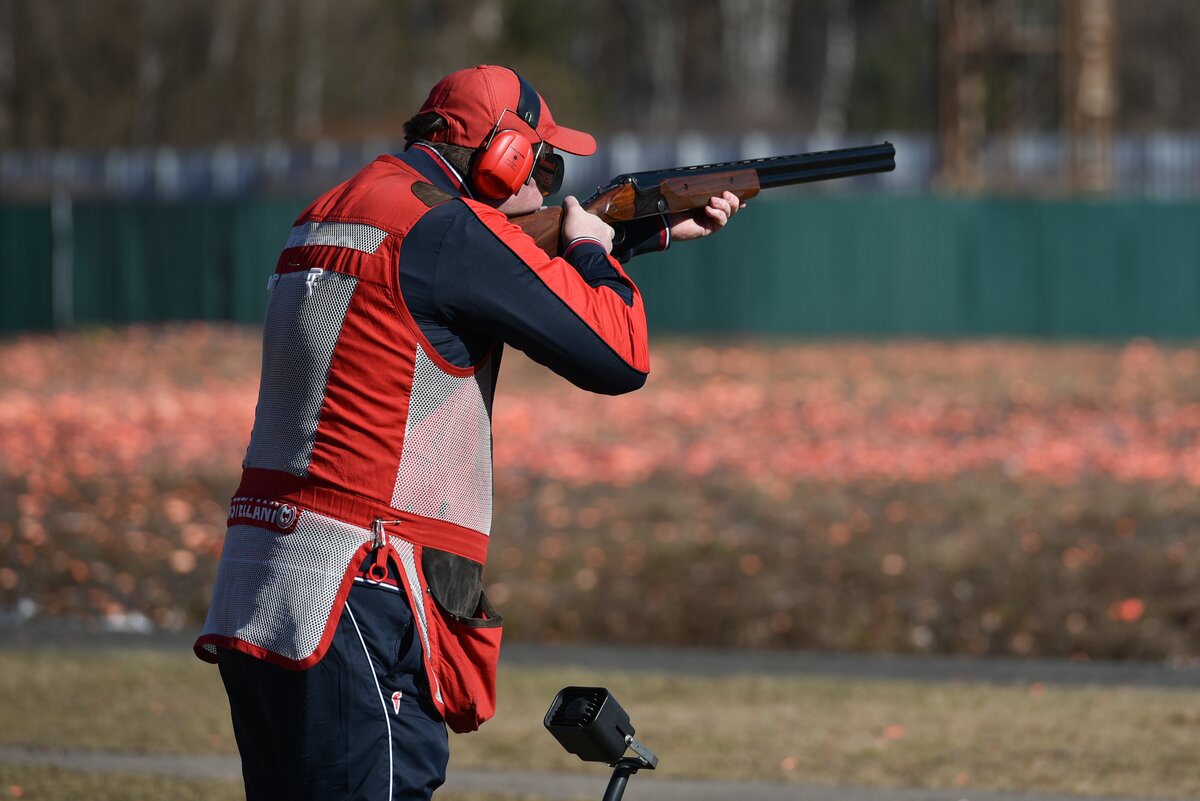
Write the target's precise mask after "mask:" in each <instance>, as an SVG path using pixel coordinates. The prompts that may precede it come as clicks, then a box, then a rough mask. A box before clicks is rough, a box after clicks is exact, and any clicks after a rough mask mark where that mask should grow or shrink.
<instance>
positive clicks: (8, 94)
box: [0, 0, 17, 143]
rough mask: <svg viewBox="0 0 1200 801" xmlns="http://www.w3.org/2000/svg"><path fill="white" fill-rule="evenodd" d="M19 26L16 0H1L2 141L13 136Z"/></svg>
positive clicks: (0, 118) (0, 128)
mask: <svg viewBox="0 0 1200 801" xmlns="http://www.w3.org/2000/svg"><path fill="white" fill-rule="evenodd" d="M16 26H17V4H16V0H0V143H3V142H7V141H10V140H11V139H12V136H13V116H14V115H13V113H12V107H13V98H12V94H13V91H14V88H15V86H16V81H17V54H16V50H15V46H14V44H13V32H14V31H15V30H16Z"/></svg>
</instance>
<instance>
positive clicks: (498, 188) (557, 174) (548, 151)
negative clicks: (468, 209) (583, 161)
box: [470, 72, 563, 200]
mask: <svg viewBox="0 0 1200 801" xmlns="http://www.w3.org/2000/svg"><path fill="white" fill-rule="evenodd" d="M513 74H514V75H517V73H515V72H514V73H513ZM517 81H518V82H519V83H520V86H521V95H520V98H519V100H518V101H517V110H516V112H515V113H516V115H517V116H518V117H520V118H521V119H522V120H523V121H524V122H525V123H526V124H527V125H529V127H530V128H531V129H533V130H534V131H537V126H538V119H539V118H540V117H541V112H542V103H541V99H540V98H539V97H538V93H537V92H536V91H535V90H534V88H533V87H532V86H530V85H529V83H528V82H527V81H526V80H525V79H524V78H522V77H521V76H520V75H517ZM512 113H514V112H512V111H509V110H508V109H504V111H502V112H500V119H498V120H496V127H495V128H493V129H492V133H491V135H490V136H488V138H487V141H486V142H484V143H483V145H482V146H481V147H480V148H479V149H478V150H477V151H475V157H474V158H473V159H472V161H471V176H470V177H471V186H472V188H473V189H474V190H475V193H476V194H477V195H480V196H481V197H485V198H488V199H489V200H503V199H504V198H507V197H509V196H511V195H515V194H517V193H518V192H519V191H521V187H522V186H524V185H525V183H526V182H527V181H528V180H529V176H530V175H534V170H535V169H536V170H537V173H536V175H534V177H535V181H536V183H537V186H538V189H539V191H541V193H542V196H543V197H545V196H548V195H551V194H553V193H554V192H557V191H558V189H559V187H561V186H562V172H563V170H562V166H563V161H562V156H559V155H557V154H555V153H554V152H553V149H552V148H551V147H550V145H549V144H547V143H546V142H538V143H537V144H536V145H534V144H533V143H531V142H530V141H529V139H527V138H526V136H525V135H524V134H522V133H520V132H518V131H514V130H512V129H511V128H505V129H501V128H500V123H501V122H503V120H504V115H505V114H512Z"/></svg>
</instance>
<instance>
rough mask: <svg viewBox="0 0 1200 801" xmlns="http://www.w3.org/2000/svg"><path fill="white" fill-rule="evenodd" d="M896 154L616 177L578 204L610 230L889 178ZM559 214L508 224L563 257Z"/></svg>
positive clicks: (879, 149) (854, 150)
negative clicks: (774, 193)
mask: <svg viewBox="0 0 1200 801" xmlns="http://www.w3.org/2000/svg"><path fill="white" fill-rule="evenodd" d="M895 168H896V150H895V148H893V147H892V145H891V144H890V143H888V142H884V143H882V144H878V145H870V146H868V147H850V148H844V149H841V150H827V151H823V152H820V153H799V154H797V155H794V156H772V157H770V158H763V159H748V160H746V161H731V162H727V163H724V164H702V165H699V166H695V167H674V168H671V169H666V170H652V171H648V172H636V173H628V174H626V175H618V176H617V177H616V178H614V179H613V180H612V181H610V182H609V183H608V185H607V186H602V187H600V188H599V189H598V190H597V191H596V194H594V195H592V196H591V197H590V198H588V199H587V200H585V201H583V203H582V204H581V205H582V206H583V208H584V209H586V210H587V211H589V212H591V213H592V214H595V215H596V216H598V217H599V218H600V219H602V220H604V221H605V222H606V223H608V224H609V225H619V224H621V223H625V222H630V221H632V220H636V219H639V218H641V217H650V216H653V215H655V214H667V213H671V212H677V211H691V210H694V209H699V208H703V207H704V206H705V205H706V204H707V203H708V199H709V198H710V197H719V196H720V195H721V193H722V192H732V193H733V194H735V195H737V196H738V197H739V198H740V199H742V200H747V199H749V198H752V197H754V196H756V195H757V194H758V193H759V192H760V191H761V190H763V189H773V188H775V187H777V186H791V185H793V184H802V183H810V182H812V181H828V180H831V179H834V178H848V177H850V176H852V175H866V174H868V173H875V172H890V171H891V170H894V169H895ZM562 218H563V210H562V209H561V208H559V207H557V206H552V207H549V208H545V209H542V210H540V211H536V212H534V213H533V214H525V215H522V216H520V217H514V218H512V222H513V223H514V224H515V225H517V226H518V227H520V228H521V230H522V231H524V232H525V233H526V234H528V235H529V236H530V237H532V238H533V240H534V241H535V242H537V245H538V247H539V248H541V249H542V250H544V251H546V253H548V254H549V255H550V256H551V257H553V256H558V255H559V254H560V253H561V252H562V251H561V248H562V234H561V231H562Z"/></svg>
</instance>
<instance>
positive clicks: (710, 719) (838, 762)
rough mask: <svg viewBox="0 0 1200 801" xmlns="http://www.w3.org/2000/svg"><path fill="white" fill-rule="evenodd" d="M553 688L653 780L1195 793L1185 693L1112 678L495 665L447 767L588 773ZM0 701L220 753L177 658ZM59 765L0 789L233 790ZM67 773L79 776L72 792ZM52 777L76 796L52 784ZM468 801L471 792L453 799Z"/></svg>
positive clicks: (1192, 729)
mask: <svg viewBox="0 0 1200 801" xmlns="http://www.w3.org/2000/svg"><path fill="white" fill-rule="evenodd" d="M568 684H585V685H590V684H596V685H603V686H608V687H609V688H610V689H612V690H613V692H614V694H615V695H616V696H617V697H618V698H619V699H620V701H621V703H622V704H623V705H624V706H625V708H626V709H627V710H629V712H630V713H631V716H632V718H633V720H634V723H635V725H637V726H638V735H639V738H641V739H642V740H643V741H644V742H646V743H647V744H648V745H649V746H650V747H651V748H653V749H654V750H655V752H656V753H658V755H659V757H660V758H661V760H662V762H661V766H660V769H659V771H658V772H657V773H658V775H660V776H663V777H699V778H713V779H725V780H730V779H755V780H760V781H782V782H787V781H798V782H810V783H828V784H836V785H846V786H868V785H870V786H900V787H923V788H968V787H969V788H974V789H985V788H986V789H1004V790H1009V791H1026V792H1047V793H1067V794H1084V795H1125V796H1132V797H1155V798H1194V797H1196V796H1197V795H1200V772H1198V771H1197V770H1196V769H1195V734H1196V731H1197V730H1200V692H1193V691H1180V690H1152V689H1144V688H1128V687H1125V688H1120V687H1118V688H1113V687H1104V688H1099V687H1060V686H1048V687H1047V686H1042V685H1032V686H1025V685H1021V686H999V687H997V686H989V685H982V684H979V685H977V684H965V683H948V684H924V683H908V682H895V681H851V680H846V679H838V678H814V677H796V678H774V677H772V678H767V677H754V676H734V677H729V678H707V677H706V678H699V677H678V676H667V675H657V674H640V673H639V674H631V673H621V672H587V671H579V670H570V669H562V668H555V669H550V668H545V669H529V668H521V669H515V668H508V669H504V670H503V671H502V673H501V687H500V701H501V704H500V709H499V712H498V715H497V717H496V719H495V720H493V721H491V722H489V723H488V724H487V725H485V726H484V727H483V729H482V730H481V731H480V732H478V733H475V734H471V735H466V736H456V737H454V738H453V740H452V744H451V748H452V752H453V754H454V756H453V760H454V762H455V764H456V765H458V766H460V767H476V768H507V769H520V770H533V771H588V772H594V771H595V770H596V767H595V766H584V765H583V764H582V763H580V762H579V760H578V759H577V758H575V757H573V756H571V755H568V754H565V753H564V752H562V751H561V750H560V749H559V748H558V746H557V745H556V744H555V743H554V742H553V740H552V739H551V738H550V736H549V735H548V734H546V732H545V731H544V730H543V729H542V726H541V718H542V715H543V714H544V713H545V710H546V707H547V706H548V705H549V702H550V700H551V699H552V698H553V696H554V694H555V693H556V692H557V691H558V690H559V689H560V688H562V687H563V686H565V685H568ZM0 697H2V698H3V699H4V703H3V704H0V743H3V744H6V745H26V746H34V747H41V748H60V749H102V750H112V751H121V752H137V753H205V754H230V755H231V754H234V753H235V749H234V744H233V737H232V732H231V728H230V724H229V721H228V712H227V708H226V706H225V700H224V696H223V693H222V691H221V687H220V680H219V678H218V677H217V673H216V670H215V669H214V668H212V667H211V666H207V665H204V664H202V663H200V662H198V661H197V660H195V659H194V658H192V657H191V656H190V655H187V654H176V653H163V652H156V651H121V652H112V651H98V652H90V653H86V654H85V653H82V652H76V651H70V650H66V651H62V650H26V651H4V652H0ZM81 722H86V723H83V724H81ZM60 774H63V772H62V771H59V770H56V769H51V768H34V767H30V766H14V765H0V798H2V797H3V793H4V792H5V791H6V788H8V787H11V786H18V787H21V788H22V790H23V791H24V792H25V795H24V796H23V797H26V798H55V797H61V798H74V797H87V798H93V799H102V798H118V797H119V798H123V799H126V798H134V799H136V798H142V797H146V798H149V797H151V796H152V795H153V796H154V797H162V796H163V795H166V794H167V793H164V792H161V789H162V787H163V786H164V785H163V784H162V783H163V782H167V783H169V786H170V787H171V788H172V790H171V793H170V794H172V795H174V796H175V797H178V798H190V797H193V796H192V795H188V793H193V792H201V791H204V795H203V797H206V798H225V797H234V796H231V795H228V793H230V792H234V790H236V788H234V790H230V788H229V787H227V786H226V785H227V784H228V783H224V784H222V783H219V782H209V783H206V782H196V781H190V780H189V781H183V780H173V779H162V778H156V777H134V778H132V779H128V781H129V783H128V784H126V781H127V778H128V777H116V778H114V777H111V776H109V777H104V776H100V775H94V776H93V775H83V774H70V775H67V776H66V777H65V778H64V777H63V776H62V775H60ZM81 782H87V783H89V784H88V785H87V787H88V789H87V790H86V791H84V790H83V789H82V785H80V784H79V783H81ZM110 784H112V785H113V786H118V787H122V788H125V789H124V791H123V792H122V793H121V794H120V795H112V794H109V795H105V793H107V792H109V791H108V790H104V789H102V788H103V787H107V786H109V785H110ZM61 787H70V788H76V789H75V790H72V791H71V792H69V793H66V794H65V795H54V794H53V793H57V792H59V790H58V789H56V788H61ZM39 788H41V789H39ZM92 788H96V789H92ZM196 788H199V789H196ZM205 788H207V789H205ZM63 792H66V791H65V790H64V791H63ZM39 793H40V794H39ZM46 793H51V794H46ZM137 793H142V795H138V794H137ZM196 797H201V796H196ZM497 797H498V796H497ZM443 798H446V799H447V801H449V799H450V797H449V796H444V797H443ZM468 798H470V799H479V801H483V799H482V797H478V796H458V797H455V799H456V801H465V800H466V799H468Z"/></svg>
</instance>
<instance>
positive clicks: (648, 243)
mask: <svg viewBox="0 0 1200 801" xmlns="http://www.w3.org/2000/svg"><path fill="white" fill-rule="evenodd" d="M613 227H614V228H616V229H617V236H616V239H615V240H614V241H613V253H612V254H613V257H614V258H616V260H617V261H619V262H620V263H621V264H626V263H627V262H628V261H629V260H630V259H632V258H633V257H634V256H641V255H642V254H644V253H656V252H658V251H661V250H666V249H667V248H669V247H671V228H670V226H668V225H667V217H666V215H665V214H655V215H654V216H653V217H641V218H639V219H636V220H632V221H630V222H627V223H617V224H616V225H615V226H613Z"/></svg>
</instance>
